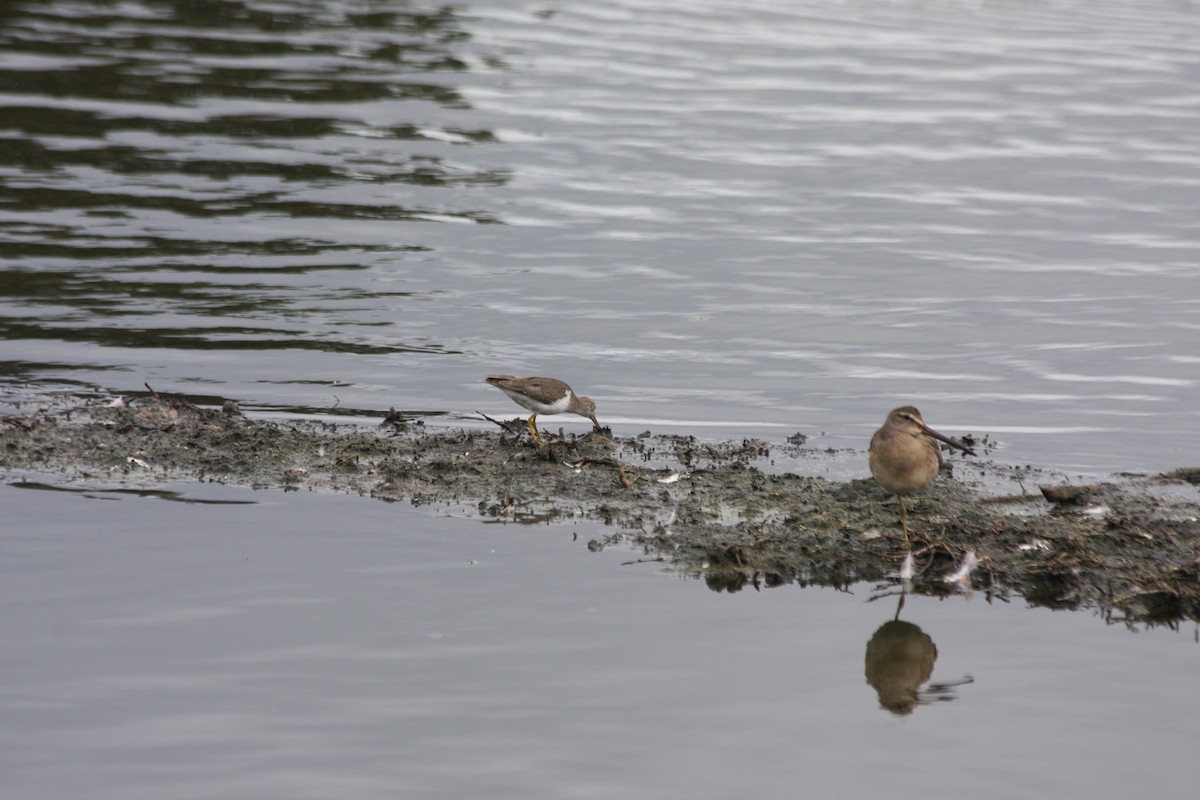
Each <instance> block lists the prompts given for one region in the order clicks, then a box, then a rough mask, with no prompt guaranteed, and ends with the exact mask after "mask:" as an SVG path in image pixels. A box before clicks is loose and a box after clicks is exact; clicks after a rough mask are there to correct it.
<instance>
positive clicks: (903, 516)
mask: <svg viewBox="0 0 1200 800" xmlns="http://www.w3.org/2000/svg"><path fill="white" fill-rule="evenodd" d="M896 500H898V501H899V503H900V528H901V529H902V530H903V531H904V549H905V550H908V549H909V544H908V513H907V512H906V511H905V510H904V498H903V497H901V496H900V495H896Z"/></svg>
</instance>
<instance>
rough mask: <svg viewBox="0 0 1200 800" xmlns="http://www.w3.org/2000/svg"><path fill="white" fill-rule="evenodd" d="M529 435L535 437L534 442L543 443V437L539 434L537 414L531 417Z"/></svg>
mask: <svg viewBox="0 0 1200 800" xmlns="http://www.w3.org/2000/svg"><path fill="white" fill-rule="evenodd" d="M529 433H530V434H532V435H533V440H534V441H535V442H537V443H538V444H541V443H542V437H541V436H539V435H538V432H537V414H530V415H529Z"/></svg>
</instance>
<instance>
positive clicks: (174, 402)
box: [142, 383, 196, 411]
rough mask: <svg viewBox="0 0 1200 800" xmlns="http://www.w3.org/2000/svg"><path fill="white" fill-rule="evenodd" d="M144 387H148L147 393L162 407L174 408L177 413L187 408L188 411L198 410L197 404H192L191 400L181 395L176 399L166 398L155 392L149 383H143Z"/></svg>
mask: <svg viewBox="0 0 1200 800" xmlns="http://www.w3.org/2000/svg"><path fill="white" fill-rule="evenodd" d="M142 385H143V386H145V387H146V391H148V392H150V394H151V395H152V396H153V397H154V399H155V400H157V401H158V402H159V403H160V404H161V405H164V406H166V407H167V408H172V409H175V410H176V411H178V410H179V409H181V408H187V409H190V410H193V411H194V410H195V409H196V404H195V403H193V402H191V401H190V400H188V399H187V398H185V397H183V396H181V395H175V396H174V397H166V396H164V395H161V394H159V393H158V392H156V391H154V389H153V388H152V387H151V386H150V384H149V383H143V384H142Z"/></svg>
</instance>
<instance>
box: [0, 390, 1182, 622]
mask: <svg viewBox="0 0 1200 800" xmlns="http://www.w3.org/2000/svg"><path fill="white" fill-rule="evenodd" d="M493 422H495V421H494V420H493ZM0 423H3V424H0V469H2V470H4V472H5V479H6V480H7V481H8V482H10V483H17V482H22V481H25V482H30V483H33V482H39V481H41V482H46V481H61V482H69V483H87V482H93V483H101V484H104V485H106V486H111V485H114V484H119V485H122V486H130V487H146V488H149V487H153V486H154V485H156V484H162V483H164V482H168V481H171V482H177V481H181V480H182V481H187V480H197V481H215V482H220V483H229V484H241V485H248V486H253V487H262V488H282V489H285V490H305V491H320V492H342V493H353V494H360V495H363V496H364V497H370V498H375V499H376V500H384V501H389V502H400V501H404V502H410V503H412V504H414V505H418V506H431V507H434V508H447V509H455V510H457V511H459V512H463V511H465V512H467V513H472V514H477V515H478V516H479V517H481V518H486V519H493V520H498V521H510V522H514V523H564V524H570V523H571V522H573V521H582V520H589V521H599V522H601V523H603V525H604V526H605V527H606V528H607V529H608V530H609V531H610V532H609V533H606V534H605V535H604V536H602V537H598V538H596V539H594V540H592V541H591V542H589V546H591V547H592V548H593V549H598V548H604V547H608V546H613V545H617V546H622V547H626V548H630V549H631V551H633V552H635V553H637V554H638V555H634V556H632V557H634V558H644V559H655V560H659V561H662V562H664V563H665V564H667V565H669V566H670V567H671V568H672V569H675V570H679V571H682V572H686V573H690V574H694V575H697V576H699V577H702V578H703V579H704V580H705V581H706V582H707V584H708V586H709V587H710V588H712V589H713V590H715V591H737V590H739V589H742V588H749V587H753V588H756V589H757V588H764V587H769V586H775V585H781V584H785V583H792V582H799V583H802V584H819V585H828V586H835V587H844V586H848V585H850V584H852V583H856V582H859V581H877V582H883V583H884V585H885V586H886V585H888V584H889V583H895V584H899V583H901V578H903V582H904V583H905V584H906V588H907V589H909V590H911V591H918V592H923V593H929V594H939V593H950V592H956V591H963V590H971V591H976V592H982V593H984V594H985V595H986V597H987V599H988V600H989V601H993V600H1001V601H1004V600H1009V599H1011V598H1013V597H1018V596H1019V597H1021V598H1023V599H1024V600H1025V601H1026V602H1028V603H1030V604H1033V605H1041V606H1049V607H1054V608H1072V609H1091V610H1094V611H1095V612H1097V613H1098V614H1101V615H1103V616H1104V617H1105V619H1106V620H1108V621H1110V622H1124V623H1126V624H1130V625H1160V624H1162V625H1175V624H1177V623H1178V622H1179V621H1181V620H1185V619H1187V620H1200V492H1198V491H1197V484H1200V469H1181V470H1176V471H1174V472H1171V473H1169V474H1160V475H1136V476H1134V475H1122V476H1114V477H1113V478H1112V479H1111V480H1105V481H1102V482H1098V483H1090V484H1086V485H1061V484H1057V485H1049V484H1044V483H1043V484H1042V486H1041V488H1040V489H1039V483H1040V482H1042V481H1043V480H1044V479H1049V476H1047V475H1044V474H1040V473H1038V472H1037V471H1036V470H1030V469H1028V468H1021V467H1014V466H1011V465H1006V464H1003V463H998V462H992V461H988V460H986V459H985V460H984V461H983V464H984V465H985V467H986V469H988V470H989V471H993V472H995V473H997V474H1006V473H1013V474H1016V473H1019V477H1020V485H1021V486H1029V487H1032V488H1031V489H1030V490H1028V491H1023V492H1021V493H1018V494H1009V495H997V494H995V493H994V492H989V491H987V490H985V489H984V488H983V487H982V486H980V485H977V484H973V483H968V482H964V481H960V480H956V479H955V478H954V477H953V476H951V475H948V474H943V475H942V476H941V477H940V478H939V479H938V480H937V481H935V482H934V484H933V486H932V487H931V488H930V489H929V490H928V491H926V492H924V493H923V494H921V495H918V496H916V497H915V501H910V513H909V522H910V526H911V527H912V532H913V535H914V541H913V549H912V552H911V555H912V557H913V558H912V560H911V561H910V562H909V563H908V564H907V565H905V556H906V553H905V551H904V549H903V547H902V544H901V541H900V526H899V518H898V509H897V506H896V501H895V499H894V498H893V497H892V496H891V495H889V494H888V493H887V492H885V491H884V490H882V489H881V488H879V487H878V486H876V485H875V483H874V481H872V480H870V479H859V480H848V481H834V480H827V479H824V478H821V477H812V476H805V475H798V474H791V473H787V474H776V473H774V472H773V471H771V470H768V469H765V468H764V467H765V465H766V464H767V463H768V462H769V459H770V457H771V453H772V451H773V450H786V451H787V453H788V455H789V457H790V458H792V459H799V463H803V462H804V458H805V450H804V446H803V445H802V444H795V443H792V442H779V443H772V442H765V441H761V440H757V439H747V440H743V441H740V442H731V441H717V442H713V441H704V440H700V439H697V438H695V437H692V436H674V435H655V434H652V433H649V432H647V433H643V434H641V435H638V436H633V437H614V436H612V435H611V433H610V432H608V431H604V432H588V433H587V434H584V435H578V436H576V435H565V436H549V437H546V440H545V444H544V445H543V446H540V447H538V446H535V445H534V444H533V443H532V442H531V441H530V440H529V437H528V431H527V430H524V420H523V419H520V418H517V419H516V420H514V421H513V422H511V423H510V422H498V423H497V428H496V429H495V430H468V429H446V430H437V431H434V430H426V426H425V425H424V424H422V422H421V421H420V420H419V419H406V418H403V417H402V416H400V415H389V416H388V417H387V418H386V419H385V420H384V421H383V422H382V423H380V424H379V425H378V426H374V425H352V424H329V423H325V422H318V421H286V422H281V421H272V420H254V419H250V418H248V417H246V416H244V415H242V414H241V413H240V411H238V410H237V409H236V407H234V406H232V404H227V405H226V407H225V408H224V409H215V408H205V407H200V406H196V405H194V404H192V403H190V402H187V401H186V400H183V399H182V398H172V397H167V396H163V395H158V394H153V393H152V394H150V395H147V396H144V397H141V398H138V399H136V400H134V401H132V402H123V401H119V400H118V401H115V402H110V401H97V400H96V399H95V398H91V399H89V400H87V401H83V400H79V401H78V402H74V403H71V402H64V403H62V404H61V405H59V406H56V407H54V408H53V409H47V408H45V407H39V408H38V409H36V410H33V409H31V408H29V407H28V406H26V407H25V408H23V409H19V408H18V409H8V410H6V413H5V414H4V415H3V416H2V417H0ZM817 455H818V454H817V451H812V460H813V463H814V464H816V463H817V461H818V458H817ZM863 457H864V459H865V453H864V454H863ZM864 463H865V461H864ZM364 502H365V501H364Z"/></svg>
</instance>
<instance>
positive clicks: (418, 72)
mask: <svg viewBox="0 0 1200 800" xmlns="http://www.w3.org/2000/svg"><path fill="white" fill-rule="evenodd" d="M1196 11H1197V7H1196V4H1195V3H1189V2H1166V1H1165V0H1164V1H1163V2H1146V3H1136V4H1134V3H1128V2H1124V1H1122V2H1112V1H1109V0H1101V1H1100V2H1094V1H1093V0H1088V2H1083V0H1078V1H1075V0H1063V1H1062V2H1051V3H1038V4H1033V5H1030V4H1017V5H1013V4H1007V3H988V2H976V3H967V2H961V3H960V2H932V3H925V2H922V3H916V2H896V3H883V4H881V3H876V2H872V3H857V2H845V3H824V2H821V3H804V2H800V3H797V2H790V0H789V2H782V1H780V2H769V1H768V0H760V1H759V2H750V3H745V2H738V3H730V2H717V1H716V0H708V1H707V2H705V1H703V0H702V1H701V2H695V3H687V4H679V3H663V2H652V1H649V0H646V1H643V2H624V3H622V2H608V3H600V4H595V3H593V4H551V3H546V2H528V3H526V2H512V1H510V0H505V2H492V3H465V4H456V5H446V6H437V5H428V6H424V5H421V4H410V3H402V2H386V1H384V0H380V1H379V2H369V3H368V2H333V3H331V2H327V0H320V2H316V1H314V2H289V3H282V4H279V3H266V2H261V3H260V2H246V1H245V0H240V1H239V0H234V1H232V2H223V3H216V2H191V0H188V2H183V1H182V0H181V1H180V2H126V3H119V4H118V3H106V2H75V1H72V2H69V3H68V2H53V1H51V2H40V3H9V4H5V5H4V10H3V11H0V136H2V137H3V138H2V141H0V161H2V163H0V281H2V284H0V285H2V287H3V288H2V289H0V325H2V326H3V344H0V348H3V349H2V350H0V373H2V376H3V378H2V380H3V383H2V384H0V386H2V387H3V391H4V396H5V397H6V398H7V399H9V400H10V401H13V402H15V401H18V400H22V401H28V400H33V401H36V400H39V399H43V400H44V399H45V398H52V397H53V395H54V394H55V393H57V392H62V391H84V392H88V391H97V392H101V393H105V394H108V393H124V394H130V393H134V392H139V391H144V389H143V384H144V383H146V382H149V383H150V384H151V385H152V386H153V387H154V388H155V389H157V390H159V391H170V392H180V393H184V394H188V395H189V396H192V397H194V398H196V399H199V400H202V401H207V402H217V401H219V400H221V399H224V398H232V399H234V400H237V401H238V402H240V403H242V404H243V406H245V407H246V408H247V409H250V410H252V411H253V410H257V411H264V412H271V413H290V412H300V413H313V412H315V411H318V410H319V411H322V412H326V413H334V414H345V415H365V416H368V417H371V416H373V415H375V414H378V413H380V412H382V411H386V410H387V409H388V408H389V407H396V408H398V409H401V410H406V411H416V412H447V413H448V414H449V419H448V421H449V422H450V423H452V424H462V422H463V420H462V419H461V417H473V416H474V412H475V411H477V410H480V411H483V412H484V413H493V414H497V413H504V412H506V411H509V410H511V409H512V407H511V406H510V404H509V403H508V401H507V400H506V399H505V398H503V396H502V395H500V394H499V393H498V392H496V391H495V390H493V389H490V388H489V387H487V386H486V385H484V384H482V383H481V378H482V377H483V376H484V375H486V374H488V373H491V372H497V371H504V372H512V373H516V374H522V373H525V374H549V375H555V376H558V377H561V378H564V379H566V380H567V381H568V382H571V383H572V384H574V385H575V386H576V388H577V389H579V390H580V391H581V392H585V393H587V394H589V395H590V396H592V397H594V398H595V399H596V400H597V402H598V404H599V409H600V419H601V421H602V422H604V423H605V424H609V425H611V426H613V428H614V430H615V431H616V432H617V433H619V434H630V433H637V432H640V431H641V430H645V429H647V428H651V429H655V430H664V431H665V430H671V431H673V432H694V433H697V434H699V435H702V436H711V437H717V438H724V437H742V436H748V435H755V436H759V437H760V438H766V439H768V440H771V439H775V440H780V439H782V438H784V437H785V436H787V435H789V434H791V433H793V432H796V431H800V432H803V433H805V434H807V435H809V436H810V437H812V441H813V443H814V444H816V445H819V446H822V447H826V446H834V447H854V448H860V449H861V448H863V447H864V445H865V442H866V440H867V439H868V438H869V436H870V433H871V431H872V430H873V429H874V428H875V427H877V426H878V425H879V424H880V422H881V421H882V419H883V417H884V416H885V415H886V412H887V411H888V410H889V409H890V408H892V407H894V406H896V405H899V404H901V403H904V402H911V403H915V404H917V405H918V406H920V407H921V409H922V411H923V412H924V413H925V416H926V418H927V419H928V420H929V421H930V422H931V423H932V424H934V425H936V426H938V427H941V428H943V429H946V430H948V431H951V432H963V431H972V432H975V433H976V434H980V435H988V436H990V437H991V438H992V439H994V440H997V441H998V442H999V449H998V451H997V452H996V453H995V455H996V456H997V457H1000V458H1001V459H1004V460H1009V461H1012V462H1014V463H1034V464H1038V465H1041V466H1047V467H1056V468H1061V469H1063V470H1064V471H1066V472H1068V473H1070V472H1076V471H1078V472H1100V473H1103V472H1109V471H1116V470H1135V471H1136V470H1164V469H1169V468H1173V467H1178V466H1185V465H1194V464H1195V462H1196V453H1197V452H1198V451H1200V447H1198V445H1200V425H1198V424H1197V420H1198V417H1197V413H1198V408H1200V404H1198V403H1197V402H1196V388H1197V365H1198V364H1200V356H1198V355H1197V348H1196V344H1197V340H1198V337H1197V330H1198V329H1200V314H1198V311H1200V291H1197V289H1198V287H1200V283H1198V282H1197V281H1198V278H1197V265H1198V264H1200V258H1198V256H1200V227H1198V225H1197V223H1196V209H1197V208H1198V207H1200V155H1198V154H1200V88H1198V87H1200V48H1198V47H1197V46H1196V42H1197V41H1200V16H1198V15H1197V14H1196ZM860 471H862V472H863V473H864V474H865V469H861V470H860Z"/></svg>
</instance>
